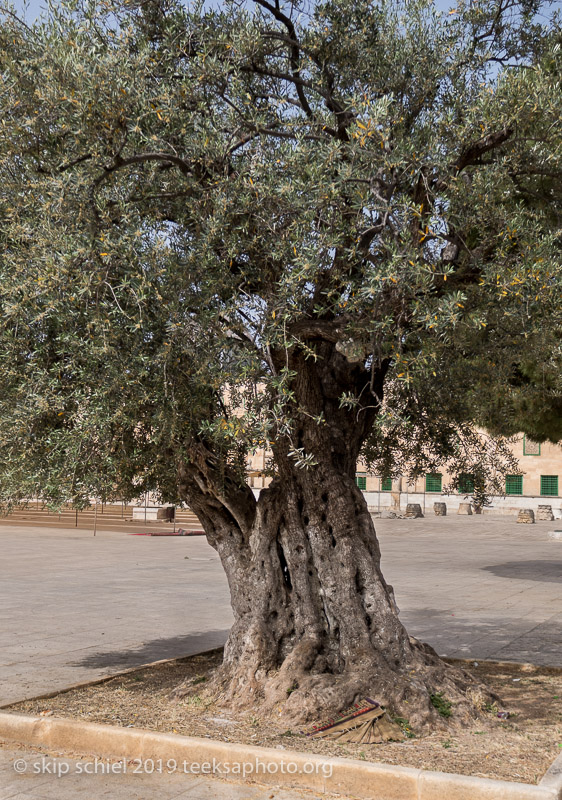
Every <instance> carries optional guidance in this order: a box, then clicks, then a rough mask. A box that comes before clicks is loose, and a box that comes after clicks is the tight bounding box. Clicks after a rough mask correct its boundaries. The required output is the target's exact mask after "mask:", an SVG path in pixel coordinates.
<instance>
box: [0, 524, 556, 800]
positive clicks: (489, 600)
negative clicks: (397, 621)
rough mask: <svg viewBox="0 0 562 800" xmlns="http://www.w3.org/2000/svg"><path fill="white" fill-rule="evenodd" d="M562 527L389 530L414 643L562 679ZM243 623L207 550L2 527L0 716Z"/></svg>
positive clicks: (385, 532)
mask: <svg viewBox="0 0 562 800" xmlns="http://www.w3.org/2000/svg"><path fill="white" fill-rule="evenodd" d="M556 524H557V523H549V522H539V523H537V524H535V525H518V524H516V522H515V519H511V518H506V517H491V516H483V517H482V516H473V517H457V516H450V517H443V518H440V517H433V516H431V517H427V518H425V519H417V520H400V519H395V520H390V519H382V520H378V521H377V523H376V526H377V532H378V534H379V538H380V542H381V550H382V567H383V573H384V574H385V576H386V578H387V580H388V581H389V582H390V583H392V584H393V586H394V589H395V593H396V599H397V603H398V606H399V607H400V609H401V619H402V620H403V622H404V623H405V625H406V627H407V628H408V630H409V631H410V632H411V633H413V634H414V635H416V636H418V637H419V638H421V639H423V640H425V641H427V642H429V643H430V644H431V645H433V647H435V649H436V650H437V651H438V652H439V653H440V654H442V655H447V656H451V657H456V658H474V659H484V658H490V659H499V660H508V661H530V662H533V663H535V664H543V665H551V666H562V633H561V623H562V542H561V541H556V540H553V539H549V538H548V531H549V530H552V529H553V528H555V527H556ZM231 621H232V616H231V612H230V608H229V598H228V588H227V584H226V579H225V577H224V574H223V572H222V568H221V565H220V562H219V560H218V557H217V555H216V553H215V552H214V550H212V549H211V547H209V545H208V544H207V543H206V541H205V540H204V538H203V537H196V538H195V537H194V538H189V537H146V536H128V535H127V534H125V533H123V532H111V531H104V532H100V533H98V535H97V536H96V537H95V538H94V537H93V536H92V535H91V533H88V532H86V531H71V530H68V529H67V530H57V529H46V528H24V527H19V526H10V525H8V524H4V525H0V705H5V704H7V703H9V702H13V701H16V700H18V699H23V698H25V697H30V696H34V695H38V694H42V693H44V692H48V691H53V690H55V689H59V688H63V687H66V686H69V685H70V684H72V683H75V682H78V681H85V680H93V679H95V678H97V677H100V676H103V675H108V674H112V673H114V672H118V671H120V670H122V669H124V668H127V667H131V666H135V665H140V664H145V663H147V662H150V661H156V660H158V659H163V658H171V657H174V656H184V655H189V654H192V653H195V652H201V651H203V650H207V649H209V648H212V647H216V646H219V645H221V644H222V643H223V642H224V641H225V639H226V636H227V633H228V628H229V626H230V624H231ZM0 800H1V796H0Z"/></svg>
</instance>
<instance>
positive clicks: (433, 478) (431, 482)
mask: <svg viewBox="0 0 562 800" xmlns="http://www.w3.org/2000/svg"><path fill="white" fill-rule="evenodd" d="M442 477H443V476H442V475H441V473H440V472H428V473H427V475H426V476H425V491H426V492H440V491H441V479H442Z"/></svg>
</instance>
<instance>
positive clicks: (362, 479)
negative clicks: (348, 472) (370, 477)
mask: <svg viewBox="0 0 562 800" xmlns="http://www.w3.org/2000/svg"><path fill="white" fill-rule="evenodd" d="M355 483H356V484H357V486H358V487H359V489H361V491H362V492H364V491H365V489H366V488H367V476H366V475H356V476H355Z"/></svg>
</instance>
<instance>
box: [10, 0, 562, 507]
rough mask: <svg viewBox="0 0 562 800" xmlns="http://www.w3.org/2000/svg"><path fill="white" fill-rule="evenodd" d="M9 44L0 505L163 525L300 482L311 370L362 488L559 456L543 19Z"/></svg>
mask: <svg viewBox="0 0 562 800" xmlns="http://www.w3.org/2000/svg"><path fill="white" fill-rule="evenodd" d="M0 37H1V38H0V80H1V86H2V99H3V114H2V118H1V120H0V178H1V188H0V215H1V218H2V227H1V232H0V236H1V239H2V253H1V256H0V353H1V358H2V371H1V375H0V474H1V479H0V493H1V494H2V497H3V498H4V499H5V500H7V499H17V498H20V497H25V496H30V495H32V494H34V493H37V492H39V493H41V494H43V495H44V496H47V497H50V498H52V499H54V500H55V501H56V500H59V501H62V500H67V499H70V500H73V501H74V502H78V503H79V502H81V501H84V500H85V499H86V498H88V497H89V496H91V495H92V494H94V495H96V496H100V495H101V496H109V495H111V494H113V495H116V496H119V495H121V496H135V495H137V494H138V493H139V491H141V490H143V489H144V488H152V489H154V488H158V489H159V490H160V491H161V492H162V493H163V496H164V497H166V498H169V499H176V497H177V474H178V464H181V463H183V462H186V461H187V462H189V461H190V460H193V458H194V457H195V456H194V453H196V452H199V451H200V448H201V447H204V448H205V452H209V453H212V458H213V459H214V464H215V467H216V470H217V474H220V475H222V476H223V478H224V479H226V478H225V476H226V477H228V479H229V480H234V481H243V473H244V468H245V463H246V456H247V453H248V452H249V451H251V450H252V449H254V448H255V447H257V446H266V445H267V444H268V443H270V442H272V441H275V440H277V439H279V437H286V438H287V439H288V441H289V443H290V444H289V451H290V453H291V457H292V458H293V460H294V462H295V463H297V464H300V465H301V466H303V468H306V467H309V468H310V467H312V466H313V465H314V463H315V459H316V455H315V453H314V452H311V451H310V448H308V449H307V447H305V446H304V445H303V443H302V441H301V439H302V437H301V439H300V438H299V432H298V430H297V428H298V426H297V425H296V424H295V415H296V413H297V412H298V413H301V412H302V413H304V414H308V415H309V417H310V418H311V419H312V420H314V422H315V424H317V426H318V427H319V428H322V427H326V426H328V427H330V426H331V425H332V422H331V421H330V420H329V419H326V416H325V414H324V413H323V412H321V411H320V412H318V410H311V409H307V408H303V407H302V406H301V407H299V401H298V400H296V399H295V398H296V395H295V381H298V379H299V376H298V374H297V373H298V370H297V369H295V366H294V364H293V363H292V361H291V358H290V356H291V354H295V353H297V352H298V353H300V354H301V355H302V356H303V358H304V360H305V362H306V361H307V360H309V361H310V362H313V361H314V360H317V359H319V358H322V357H323V356H322V355H321V352H320V348H321V345H322V343H330V344H331V345H335V350H336V351H337V352H338V353H340V354H342V355H343V356H345V358H346V360H347V363H348V364H349V365H350V368H353V367H354V365H355V366H361V367H362V369H363V370H364V372H365V374H366V375H367V379H365V380H364V381H363V383H361V382H359V383H357V382H356V381H355V382H353V381H351V382H349V385H347V384H346V383H345V382H343V383H342V384H341V385H338V388H337V393H339V401H338V402H339V403H340V405H341V406H342V407H345V408H347V409H348V410H349V411H350V413H351V412H352V413H355V414H356V415H357V419H358V420H360V418H361V415H363V416H364V417H365V418H366V417H369V413H370V412H369V409H375V410H376V412H377V413H376V414H372V415H371V416H370V417H369V424H368V425H367V426H366V429H365V431H364V436H363V439H364V441H363V443H362V446H363V451H364V454H365V457H366V459H367V461H368V463H369V465H371V466H373V468H374V469H377V470H378V471H379V472H381V471H382V472H384V473H385V474H387V473H391V472H392V470H393V469H396V468H397V465H396V462H395V458H396V455H397V454H400V458H402V459H404V460H406V461H408V464H409V467H408V468H409V470H410V471H411V472H412V474H415V473H416V470H417V471H420V470H422V469H427V468H429V467H430V466H431V465H432V464H434V463H436V461H437V460H438V459H441V458H449V459H453V460H454V459H455V458H456V459H458V461H459V465H460V464H461V461H462V459H463V458H465V456H466V453H465V448H464V447H461V444H462V443H463V442H466V441H468V439H467V437H469V438H470V433H469V431H470V430H472V426H473V424H479V425H485V426H488V427H489V428H490V429H491V430H493V431H495V432H496V433H500V434H501V433H506V434H510V433H514V432H516V431H517V430H525V431H527V432H528V433H529V434H532V435H533V436H535V437H536V438H538V439H541V440H544V439H546V438H550V439H552V440H553V441H557V440H558V439H560V438H561V437H562V428H561V424H562V423H561V422H560V420H561V418H562V415H560V410H561V385H560V374H561V370H560V366H561V325H560V323H561V304H560V286H561V275H562V272H561V265H560V255H561V242H562V240H561V235H562V234H561V219H560V199H561V188H562V178H561V157H562V152H561V127H560V119H561V111H562V91H561V84H560V67H561V50H560V45H561V34H560V26H559V23H558V20H557V18H556V17H555V16H552V15H550V16H549V5H548V4H545V3H540V2H538V1H537V2H535V0H525V1H524V2H517V1H516V0H482V2H479V3H469V2H465V1H464V0H462V1H461V2H460V3H459V4H458V5H457V7H456V8H455V9H453V10H451V11H450V12H449V13H444V12H439V11H437V10H436V8H435V7H434V5H433V3H432V2H430V0H414V1H413V2H399V1H398V0H388V1H386V0H380V2H370V1H368V0H353V2H351V0H328V1H327V2H318V3H312V4H309V3H303V4H299V3H297V2H294V3H279V2H277V0H271V2H270V1H269V0H256V2H254V3H246V4H243V5H240V4H239V3H236V2H226V3H223V4H221V6H220V8H219V9H216V8H213V9H210V10H209V9H205V7H204V6H203V5H201V4H192V5H189V6H183V5H182V4H181V3H180V2H176V0H144V2H140V1H139V2H135V1H133V2H115V1H113V0H109V1H108V0H104V2H97V3H96V2H85V3H78V2H74V1H66V0H65V2H62V3H60V4H58V3H57V4H56V5H53V6H52V7H51V8H50V11H49V12H48V15H47V16H46V17H45V19H44V20H42V21H38V22H37V23H35V24H33V25H32V26H30V27H28V26H27V25H26V24H24V23H23V22H21V21H19V20H18V19H17V15H16V14H15V13H14V11H13V9H12V10H11V9H10V8H9V7H5V9H4V13H3V22H2V30H1V33H0ZM461 451H462V453H461ZM459 454H460V455H459ZM471 457H472V456H471ZM478 458H480V456H478ZM472 466H473V468H475V464H472ZM476 466H478V465H476ZM275 468H276V467H275V464H272V470H275ZM459 468H460V466H459Z"/></svg>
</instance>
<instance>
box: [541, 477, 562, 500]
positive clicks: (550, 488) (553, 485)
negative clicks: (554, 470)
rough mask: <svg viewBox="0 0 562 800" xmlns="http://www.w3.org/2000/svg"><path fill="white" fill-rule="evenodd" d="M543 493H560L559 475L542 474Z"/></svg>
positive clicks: (553, 494)
mask: <svg viewBox="0 0 562 800" xmlns="http://www.w3.org/2000/svg"><path fill="white" fill-rule="evenodd" d="M541 494H544V495H550V496H551V497H552V496H554V497H556V496H557V495H558V475H541Z"/></svg>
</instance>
